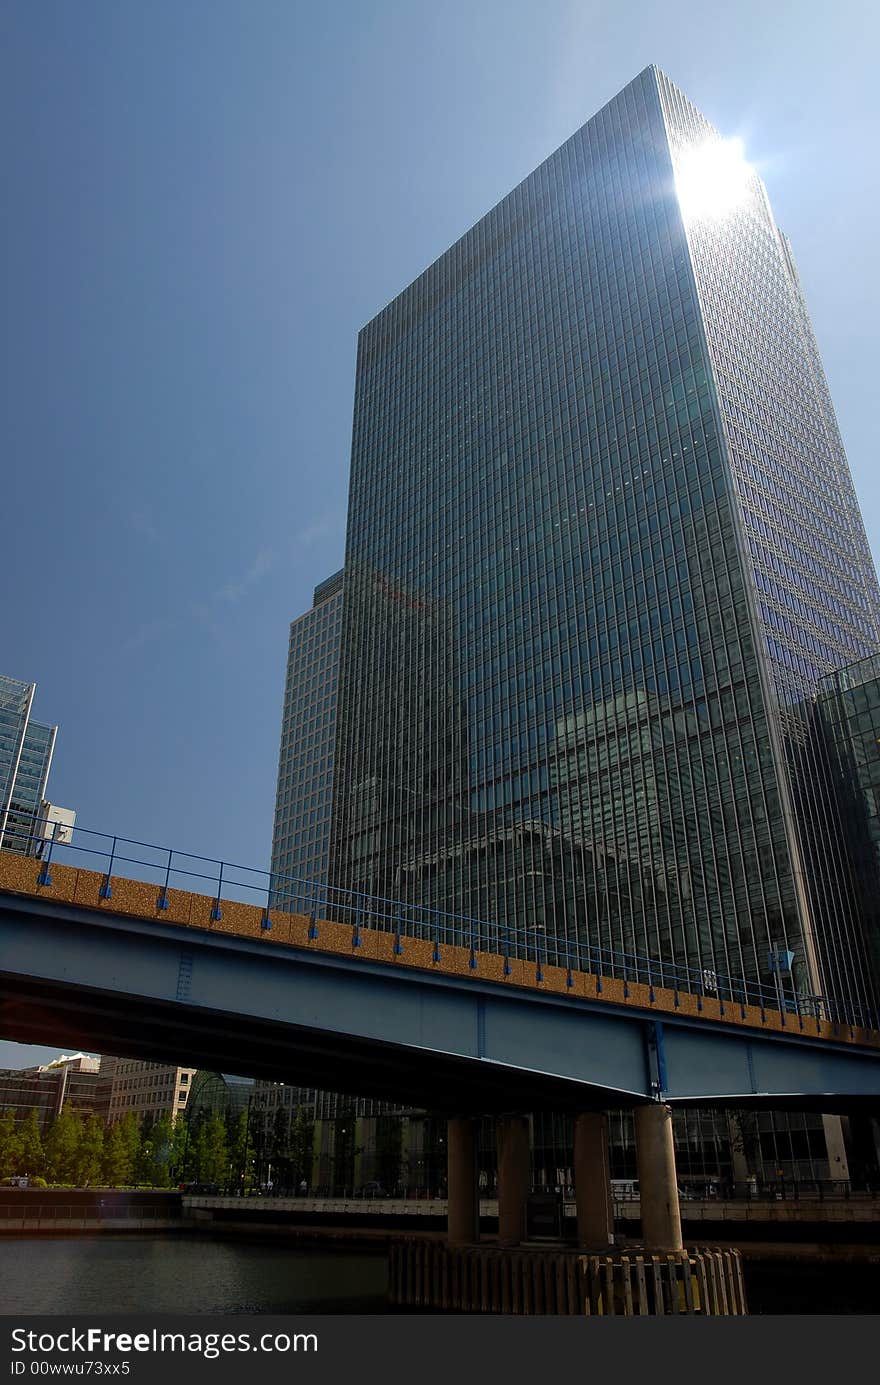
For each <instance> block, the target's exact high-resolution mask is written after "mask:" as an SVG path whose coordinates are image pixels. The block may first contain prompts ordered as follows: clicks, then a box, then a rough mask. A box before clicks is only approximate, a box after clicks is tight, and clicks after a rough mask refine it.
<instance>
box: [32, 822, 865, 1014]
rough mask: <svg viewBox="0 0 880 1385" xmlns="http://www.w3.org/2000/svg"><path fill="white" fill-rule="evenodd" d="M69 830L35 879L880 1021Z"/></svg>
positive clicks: (720, 975) (798, 995) (314, 929)
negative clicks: (185, 893)
mask: <svg viewBox="0 0 880 1385" xmlns="http://www.w3.org/2000/svg"><path fill="white" fill-rule="evenodd" d="M65 831H66V832H67V833H69V834H70V838H71V840H69V841H60V840H58V839H57V838H54V839H53V838H51V837H33V838H32V839H31V841H30V843H29V847H30V849H29V851H28V853H27V854H29V855H32V856H36V857H38V858H39V860H40V873H39V876H38V882H37V883H38V885H40V886H42V887H48V886H50V885H51V883H52V865H53V863H54V862H57V861H59V860H61V861H63V862H68V861H70V862H71V863H72V864H83V865H90V866H91V868H92V869H95V868H96V862H99V863H101V864H100V866H98V867H97V868H98V869H99V872H100V873H101V874H102V875H103V880H102V883H101V887H100V895H101V897H102V898H103V899H108V900H109V899H112V898H113V882H114V880H116V879H133V880H138V881H141V882H146V883H153V884H155V885H156V909H157V910H158V911H159V913H160V914H161V913H163V912H165V911H167V910H168V909H169V907H170V898H169V892H170V891H171V890H172V889H176V888H187V889H190V890H192V889H198V890H199V891H201V892H203V893H205V894H207V895H208V897H209V899H210V900H211V910H210V919H211V921H214V922H219V921H220V920H221V919H222V917H223V904H224V901H230V902H232V901H237V902H244V903H251V904H257V905H259V906H262V910H263V915H262V927H263V928H264V930H266V931H267V932H269V931H271V928H272V914H273V912H278V913H298V914H305V915H307V916H308V918H309V920H310V925H309V938H310V939H313V940H316V939H317V937H318V930H319V923H320V920H322V919H327V920H333V921H335V922H339V923H344V924H349V925H350V926H351V929H352V938H351V945H352V948H358V947H360V945H361V932H362V930H363V929H364V928H378V929H382V930H384V931H386V932H390V933H393V935H394V938H395V942H394V951H395V953H397V954H398V955H400V954H402V952H403V949H404V942H405V940H406V939H407V938H413V939H420V940H422V941H427V942H429V943H431V944H432V945H433V951H432V956H433V959H434V961H436V962H440V961H441V960H442V950H443V948H444V947H448V946H456V947H464V948H465V949H468V950H469V952H470V966H471V968H472V969H474V970H476V969H477V967H478V965H479V964H478V954H480V953H494V954H495V955H497V956H501V957H503V959H504V967H503V970H504V974H505V975H510V973H511V970H512V967H511V963H512V962H513V961H526V962H529V963H531V964H533V965H534V967H535V980H536V981H541V980H542V979H543V968H544V967H545V966H555V967H560V968H562V969H563V970H564V971H566V972H567V979H568V985H569V986H570V987H572V986H573V985H574V975H575V973H587V974H590V975H592V976H595V978H596V992H597V994H601V991H602V986H603V982H605V981H606V980H615V981H619V982H621V983H622V986H623V994H624V997H627V996H628V995H629V988H630V986H632V985H640V986H645V987H647V989H648V993H649V1000H650V1001H652V1002H653V1000H654V992H655V988H661V989H663V990H666V991H669V992H671V993H672V995H673V998H674V1004H675V1005H676V1006H678V1005H679V1003H680V996H681V995H682V994H686V995H690V996H694V997H695V999H696V1008H697V1011H698V1012H701V1011H702V1009H703V1002H704V1001H705V1000H706V999H711V1000H713V1001H717V1002H718V1005H719V1009H720V1013H721V1014H722V1015H724V1014H725V1012H726V1010H727V1008H728V1007H730V1008H731V1010H733V1011H734V1012H735V1010H736V1009H737V1008H738V1009H739V1011H740V1013H741V1016H742V1017H743V1018H745V1007H746V1006H753V1007H755V1008H756V1009H758V1010H760V1012H761V1016H762V1018H764V1017H765V1015H766V1012H767V1011H768V1010H769V1011H772V1012H774V1013H776V1012H778V1013H779V1015H780V1016H781V1020H782V1024H783V1025H784V1026H786V1025H789V1024H790V1025H791V1026H792V1027H795V1028H797V1029H799V1030H801V1031H803V1030H807V1029H808V1028H809V1027H810V1024H811V1022H812V1023H813V1024H814V1025H815V1028H816V1031H817V1032H818V1029H819V1024H820V1022H821V1021H826V1022H829V1023H831V1024H834V1025H837V1026H842V1027H843V1028H846V1029H848V1030H849V1031H850V1032H852V1031H853V1030H854V1029H855V1028H860V1029H866V1030H869V1031H876V1030H877V1029H878V1028H880V1025H878V1017H877V1015H876V1013H875V1012H874V1011H872V1010H870V1009H868V1008H867V1007H866V1006H863V1005H861V1004H854V1003H852V1002H851V1001H848V1000H842V999H839V998H837V997H834V996H827V995H812V994H806V993H804V992H802V991H798V990H796V989H795V987H794V985H793V983H792V982H791V978H790V977H789V978H788V980H786V979H785V978H784V977H783V976H782V975H777V976H776V978H775V980H774V982H773V983H772V984H767V983H765V982H761V981H756V980H752V979H750V978H747V977H744V976H732V975H728V974H726V973H725V972H723V971H718V970H717V969H716V967H715V965H714V962H713V961H712V960H711V959H707V962H706V964H705V965H700V966H689V965H685V964H682V963H680V962H674V961H670V960H668V959H666V958H662V957H653V956H649V955H647V954H642V953H636V952H626V951H622V950H616V949H614V948H610V947H603V946H599V945H597V944H595V943H591V942H588V941H587V940H585V939H583V938H577V937H573V938H549V937H544V936H541V935H540V934H539V932H538V930H537V929H535V928H527V927H522V926H520V927H516V926H513V925H511V924H509V923H497V922H489V921H487V920H486V919H477V918H471V917H469V916H466V915H463V914H456V913H452V912H449V911H445V910H441V909H437V908H433V907H431V906H428V905H420V904H415V903H413V902H411V901H407V900H400V899H389V898H384V897H382V896H379V895H372V894H366V893H363V892H359V891H353V890H343V889H338V888H336V887H334V886H329V885H326V884H324V883H317V882H315V881H310V880H304V879H302V878H300V877H298V876H292V875H286V874H284V873H282V872H278V871H275V872H273V871H268V870H261V869H259V868H257V867H254V866H243V865H240V864H238V863H234V862H229V861H221V860H216V859H214V858H213V857H210V856H200V855H197V854H195V853H192V852H186V851H181V850H179V849H177V848H172V847H160V846H156V845H154V844H152V843H149V842H142V841H138V840H136V839H135V838H131V837H122V836H117V835H113V834H112V833H108V832H97V831H94V830H93V829H90V828H86V827H80V826H76V827H75V828H72V829H71V828H66V829H65ZM133 853H136V854H133ZM74 858H75V859H74ZM83 858H84V859H83Z"/></svg>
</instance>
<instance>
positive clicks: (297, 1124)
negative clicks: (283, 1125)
mask: <svg viewBox="0 0 880 1385" xmlns="http://www.w3.org/2000/svg"><path fill="white" fill-rule="evenodd" d="M314 1144H315V1122H314V1121H313V1119H312V1113H311V1110H310V1108H309V1107H308V1106H298V1107H297V1108H296V1119H295V1120H294V1122H293V1125H292V1127H291V1131H290V1172H291V1181H292V1183H293V1186H294V1188H298V1187H299V1185H300V1184H301V1183H302V1182H303V1181H305V1182H306V1183H307V1184H308V1183H311V1181H312V1155H313V1152H314Z"/></svg>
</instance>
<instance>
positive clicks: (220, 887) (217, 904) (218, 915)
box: [211, 861, 223, 923]
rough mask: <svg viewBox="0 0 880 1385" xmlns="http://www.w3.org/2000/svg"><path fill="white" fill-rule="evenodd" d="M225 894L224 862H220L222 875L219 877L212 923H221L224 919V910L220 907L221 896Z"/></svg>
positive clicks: (212, 911)
mask: <svg viewBox="0 0 880 1385" xmlns="http://www.w3.org/2000/svg"><path fill="white" fill-rule="evenodd" d="M222 893H223V862H222V861H221V862H220V874H219V875H218V877H217V898H216V899H215V900H214V907H213V909H212V910H211V921H212V923H219V922H220V920H221V919H222V917H223V910H222V909H221V907H220V896H221V895H222Z"/></svg>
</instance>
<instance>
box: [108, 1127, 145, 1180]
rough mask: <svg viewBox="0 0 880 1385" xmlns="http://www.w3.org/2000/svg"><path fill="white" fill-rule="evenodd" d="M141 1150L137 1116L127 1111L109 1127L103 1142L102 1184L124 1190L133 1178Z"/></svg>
mask: <svg viewBox="0 0 880 1385" xmlns="http://www.w3.org/2000/svg"><path fill="white" fill-rule="evenodd" d="M140 1148H141V1133H140V1127H139V1125H138V1120H137V1116H136V1115H135V1114H134V1112H133V1111H129V1112H127V1113H126V1115H124V1116H123V1118H122V1120H121V1121H116V1122H115V1123H114V1124H113V1125H111V1127H110V1129H109V1131H108V1133H107V1135H106V1136H105V1140H104V1182H105V1183H106V1185H107V1186H108V1187H109V1188H124V1187H126V1186H127V1185H128V1184H130V1183H131V1182H132V1179H133V1178H134V1171H135V1165H136V1163H137V1159H138V1155H139V1153H140Z"/></svg>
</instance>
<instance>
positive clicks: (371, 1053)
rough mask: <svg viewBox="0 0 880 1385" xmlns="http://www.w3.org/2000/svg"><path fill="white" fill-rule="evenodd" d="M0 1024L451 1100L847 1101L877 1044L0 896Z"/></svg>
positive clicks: (392, 1095) (872, 1101)
mask: <svg viewBox="0 0 880 1385" xmlns="http://www.w3.org/2000/svg"><path fill="white" fill-rule="evenodd" d="M0 965H2V967H3V970H2V972H0V1035H2V1037H3V1038H6V1039H15V1040H18V1041H20V1042H24V1043H44V1044H45V1043H50V1044H57V1043H63V1044H65V1045H69V1046H73V1047H78V1048H83V1049H86V1050H91V1051H96V1052H103V1053H109V1054H118V1055H119V1056H127V1055H130V1056H133V1057H138V1058H143V1059H151V1060H154V1061H157V1062H158V1061H164V1062H173V1063H180V1062H183V1063H186V1064H187V1065H189V1066H200V1067H204V1068H208V1069H213V1070H215V1071H221V1072H233V1073H237V1074H240V1075H243V1076H253V1077H261V1078H265V1079H268V1080H272V1081H283V1082H289V1083H294V1084H297V1085H302V1086H310V1087H312V1086H315V1087H323V1088H326V1089H328V1090H335V1091H339V1092H345V1093H350V1094H352V1095H365V1096H372V1097H377V1098H386V1099H388V1100H392V1101H395V1102H399V1103H401V1104H403V1105H409V1106H412V1107H421V1108H429V1109H431V1110H434V1111H438V1112H448V1113H456V1112H457V1113H468V1112H473V1113H481V1112H485V1113H491V1112H500V1111H526V1110H540V1109H557V1110H566V1109H568V1110H572V1111H584V1110H590V1109H613V1108H619V1107H626V1106H632V1105H636V1104H640V1103H643V1102H645V1101H648V1100H652V1099H655V1098H656V1097H658V1096H659V1095H662V1096H663V1097H664V1099H665V1100H667V1101H670V1102H672V1103H673V1104H680V1105H692V1106H704V1107H724V1106H741V1107H749V1106H751V1107H761V1106H763V1107H767V1108H773V1109H783V1108H788V1109H794V1110H809V1109H813V1110H819V1111H828V1112H831V1111H838V1110H839V1111H849V1110H853V1109H854V1108H856V1107H858V1106H860V1105H868V1106H869V1107H871V1108H876V1107H877V1106H878V1104H880V1057H878V1055H877V1054H876V1053H873V1052H870V1051H865V1050H862V1049H859V1048H854V1047H853V1046H852V1045H844V1044H837V1045H835V1044H833V1043H829V1042H825V1041H822V1040H816V1039H810V1038H808V1037H805V1036H798V1035H797V1034H792V1035H789V1036H778V1035H769V1034H763V1033H760V1032H754V1031H743V1030H741V1029H734V1028H732V1027H731V1026H727V1027H725V1026H723V1025H716V1024H713V1023H712V1022H708V1021H706V1020H705V1019H694V1018H693V1017H689V1016H682V1017H681V1018H680V1019H678V1018H673V1017H670V1016H668V1015H663V1016H662V1019H661V1018H659V1017H658V1016H657V1015H656V1014H651V1013H650V1012H649V1011H648V1012H641V1011H639V1010H633V1009H632V1008H631V1007H629V1008H626V1009H623V1008H621V1009H616V1008H615V1007H614V1006H613V1005H611V1004H609V1003H607V1002H600V1001H596V1002H591V1001H589V1000H585V999H583V998H580V997H577V998H575V997H567V996H561V995H549V994H544V993H542V992H540V991H536V990H534V989H532V990H525V989H517V988H510V987H505V986H504V985H501V984H499V983H497V982H493V981H490V980H484V979H481V978H477V977H473V978H471V977H460V978H456V977H453V976H449V975H441V974H439V973H433V972H430V971H426V970H421V969H418V968H406V969H401V968H399V967H394V966H390V965H388V964H386V963H382V962H377V961H375V960H370V959H367V958H363V957H362V956H360V955H358V954H357V953H356V952H353V955H352V956H350V957H348V956H339V955H337V954H331V953H326V952H323V953H322V952H320V951H318V950H310V949H307V948H299V947H291V946H282V945H279V944H275V943H273V942H272V941H271V938H270V937H269V938H266V939H259V938H243V937H239V936H237V935H232V934H229V933H220V932H215V933H212V932H208V931H205V930H203V929H194V928H186V927H182V926H179V925H176V924H170V923H167V922H164V921H157V920H152V919H142V918H133V917H131V916H123V915H117V914H114V913H112V912H111V910H110V909H104V910H102V911H101V912H100V913H98V912H96V911H94V910H91V909H87V908H82V907H79V906H77V905H73V904H69V903H63V902H60V901H55V900H51V899H48V898H30V897H23V896H14V895H9V894H4V895H0Z"/></svg>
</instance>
